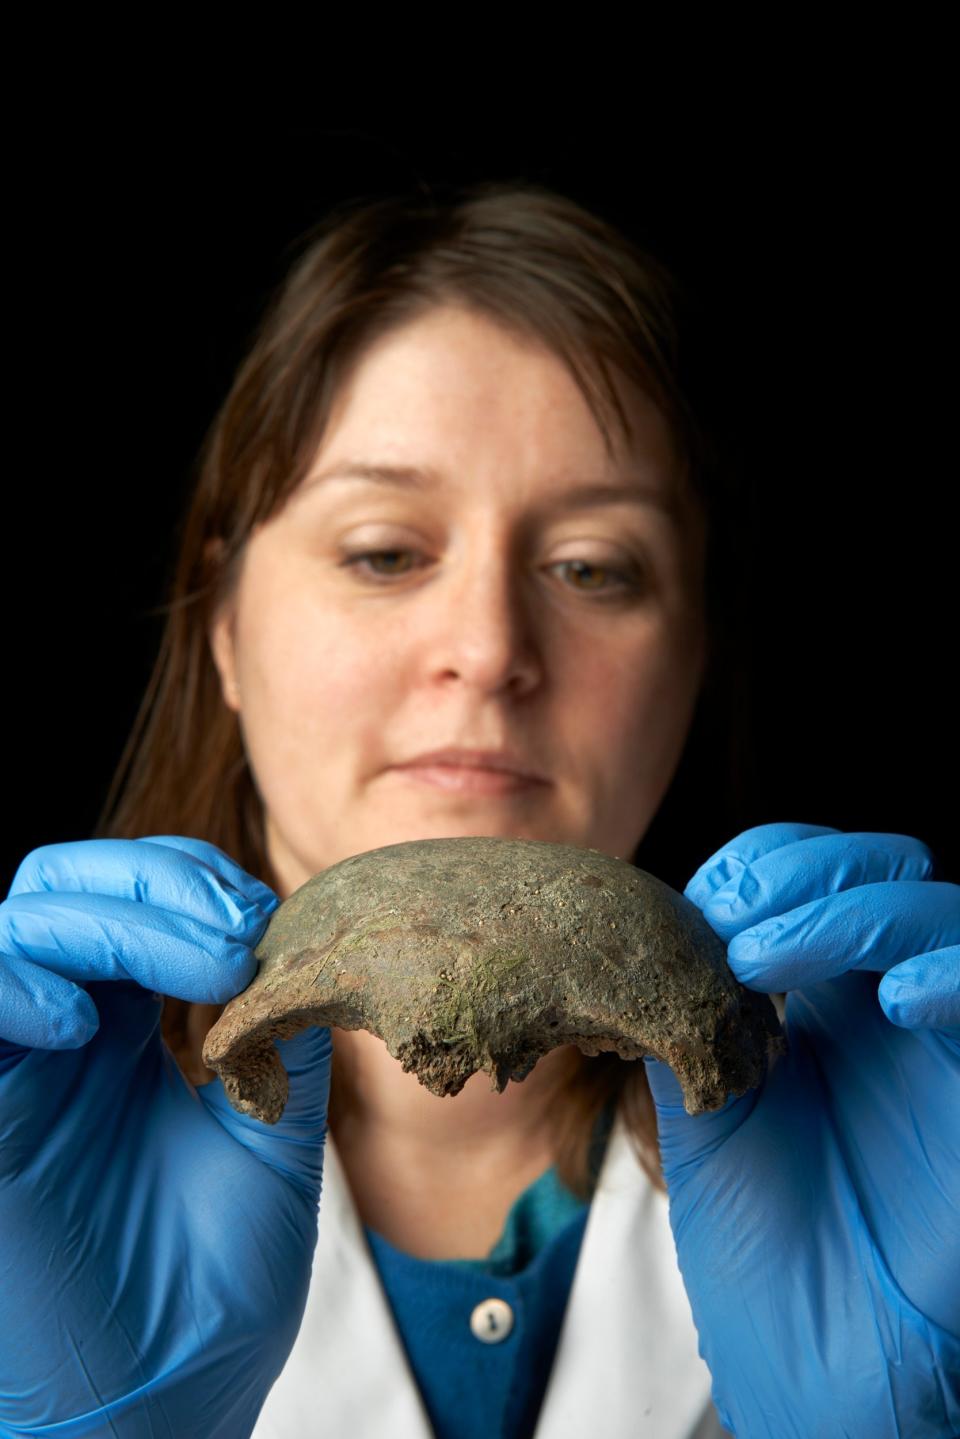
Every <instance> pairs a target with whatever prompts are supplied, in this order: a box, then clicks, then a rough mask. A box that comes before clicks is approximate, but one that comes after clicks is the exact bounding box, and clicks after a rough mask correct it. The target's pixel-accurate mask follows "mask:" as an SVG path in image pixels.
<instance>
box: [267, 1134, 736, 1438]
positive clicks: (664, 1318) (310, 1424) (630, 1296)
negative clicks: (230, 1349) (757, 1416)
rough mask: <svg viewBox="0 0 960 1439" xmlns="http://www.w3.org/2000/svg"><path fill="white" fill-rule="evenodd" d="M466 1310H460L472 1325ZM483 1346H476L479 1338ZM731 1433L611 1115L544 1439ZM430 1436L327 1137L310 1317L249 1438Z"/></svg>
mask: <svg viewBox="0 0 960 1439" xmlns="http://www.w3.org/2000/svg"><path fill="white" fill-rule="evenodd" d="M468 1318H469V1316H468V1315H465V1316H464V1322H465V1323H466V1322H467V1320H468ZM477 1342H478V1343H479V1342H480V1341H479V1340H478V1341H477ZM581 1434H602V1435H603V1436H604V1439H642V1436H648V1439H724V1436H727V1435H728V1431H727V1430H726V1429H724V1428H723V1427H722V1426H721V1424H720V1419H719V1416H718V1414H717V1411H716V1409H715V1408H714V1406H713V1404H712V1402H711V1399H710V1371H709V1370H708V1369H707V1366H706V1364H705V1363H704V1362H703V1360H702V1359H701V1358H700V1355H699V1353H698V1349H697V1331H696V1329H695V1328H694V1324H693V1318H692V1315H691V1313H690V1303H689V1300H688V1299H687V1294H686V1290H685V1289H684V1287H683V1281H682V1279H681V1276H680V1270H679V1267H678V1264H677V1256H676V1248H675V1246H674V1242H673V1234H672V1232H671V1229H670V1221H669V1216H668V1208H667V1197H666V1195H665V1194H663V1193H661V1192H660V1191H659V1190H657V1189H656V1188H655V1187H654V1186H653V1185H652V1184H651V1182H650V1180H649V1179H648V1177H647V1175H646V1174H645V1173H644V1171H643V1169H642V1167H641V1166H640V1164H639V1163H638V1161H637V1159H636V1156H635V1155H634V1152H633V1149H632V1146H631V1143H630V1139H629V1135H628V1134H627V1131H626V1129H625V1127H624V1124H623V1120H622V1117H621V1116H620V1115H619V1114H618V1115H617V1116H616V1118H615V1120H614V1124H613V1127H612V1129H611V1132H610V1138H609V1141H608V1143H607V1149H606V1153H605V1156H604V1161H603V1165H602V1168H601V1171H600V1175H599V1178H598V1182H597V1188H596V1190H595V1192H594V1197H593V1200H592V1203H591V1206H590V1213H589V1216H588V1219H587V1225H586V1230H585V1232H584V1236H583V1243H582V1247H581V1250H580V1255H579V1258H578V1261H577V1267H576V1270H575V1272H574V1277H573V1286H572V1289H571V1292H570V1297H569V1300H568V1303H567V1308H566V1313H565V1315H564V1320H563V1326H562V1328H561V1331H560V1338H559V1342H558V1347H557V1354H556V1359H555V1361H554V1365H553V1368H552V1371H551V1374H550V1378H549V1380H548V1383H547V1389H546V1392H545V1394H544V1398H543V1404H542V1407H541V1410H540V1416H539V1420H538V1423H537V1427H536V1431H535V1435H534V1439H571V1436H573V1435H581ZM345 1436H346V1439H433V1430H432V1428H431V1425H430V1421H429V1419H428V1417H427V1413H426V1410H425V1409H424V1407H423V1403H422V1401H421V1398H420V1394H419V1390H418V1389H417V1385H416V1381H415V1379H414V1377H413V1373H412V1371H411V1369H410V1365H409V1363H408V1361H407V1358H406V1354H405V1352H404V1349H403V1344H402V1341H401V1339H400V1335H399V1332H398V1330H397V1327H396V1324H395V1322H394V1319H393V1314H392V1311H391V1309H390V1306H389V1304H388V1302H387V1298H386V1295H385V1294H384V1291H383V1287H382V1285H381V1283H380V1277H379V1275H378V1273H377V1270H376V1267H375V1265H374V1262H373V1259H372V1256H371V1254H370V1250H369V1247H368V1245H367V1241H366V1236H365V1234H364V1232H363V1226H362V1223H361V1221H360V1218H359V1215H358V1213H357V1210H356V1206H355V1204H354V1202H353V1195H352V1193H351V1191H350V1187H349V1184H348V1182H347V1178H346V1174H345V1172H344V1169H343V1166H342V1164H341V1162H340V1158H339V1156H338V1154H337V1151H336V1146H335V1145H334V1143H333V1140H332V1136H330V1135H328V1136H327V1142H326V1151H325V1157H324V1167H323V1192H322V1195H321V1199H320V1214H319V1237H318V1241H317V1247H316V1251H315V1253H314V1260H313V1271H312V1276H311V1281H310V1290H309V1293H308V1296H307V1304H306V1309H305V1311H304V1316H303V1322H302V1323H301V1326H300V1331H299V1333H298V1335H297V1339H296V1342H295V1343H294V1346H293V1349H292V1350H291V1352H290V1355H289V1357H288V1359H287V1362H286V1364H285V1366H284V1368H283V1371H282V1373H281V1374H280V1376H279V1378H278V1379H277V1381H276V1383H275V1384H274V1386H273V1388H272V1389H271V1390H270V1393H269V1394H268V1395H267V1399H266V1403H265V1404H264V1406H263V1409H262V1410H261V1412H260V1416H259V1419H258V1421H257V1425H256V1428H255V1429H254V1432H253V1439H345Z"/></svg>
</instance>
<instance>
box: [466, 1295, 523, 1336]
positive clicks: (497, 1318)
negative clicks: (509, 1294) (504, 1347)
mask: <svg viewBox="0 0 960 1439" xmlns="http://www.w3.org/2000/svg"><path fill="white" fill-rule="evenodd" d="M470 1328H471V1329H472V1331H473V1333H474V1334H475V1336H476V1337H477V1339H479V1340H481V1342H482V1343H484V1344H499V1343H500V1340H501V1339H506V1337H507V1335H508V1334H509V1333H510V1330H511V1329H512V1328H513V1310H512V1309H511V1308H510V1305H509V1304H508V1303H507V1302H506V1300H504V1299H485V1300H484V1301H483V1303H482V1304H478V1305H477V1307H476V1309H475V1310H474V1311H473V1313H472V1314H471V1315H470Z"/></svg>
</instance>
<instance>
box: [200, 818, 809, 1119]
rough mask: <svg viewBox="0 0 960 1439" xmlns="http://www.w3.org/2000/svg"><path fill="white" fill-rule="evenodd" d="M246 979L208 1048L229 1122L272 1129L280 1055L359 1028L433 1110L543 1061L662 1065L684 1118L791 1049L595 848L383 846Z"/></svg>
mask: <svg viewBox="0 0 960 1439" xmlns="http://www.w3.org/2000/svg"><path fill="white" fill-rule="evenodd" d="M255 957H256V958H257V960H258V961H259V969H258V972H257V974H256V975H255V976H254V979H253V980H252V982H251V983H250V984H249V985H248V987H247V988H246V989H245V990H244V991H243V992H242V993H241V994H239V995H237V996H236V998H234V999H232V1000H231V1001H230V1003H229V1004H228V1005H227V1006H226V1008H225V1009H224V1011H223V1013H222V1015H221V1016H220V1018H219V1019H218V1020H217V1023H216V1024H215V1025H214V1026H213V1028H212V1029H211V1030H210V1033H209V1034H208V1035H207V1038H206V1042H205V1044H204V1048H203V1058H204V1062H205V1063H206V1064H207V1065H208V1066H209V1067H210V1068H211V1069H213V1070H215V1071H216V1072H217V1073H218V1074H219V1075H220V1078H221V1079H222V1080H223V1084H224V1088H225V1090H226V1093H227V1096H228V1098H229V1100H230V1103H231V1104H232V1105H233V1107H234V1108H235V1109H237V1110H239V1111H241V1112H242V1113H248V1114H252V1115H254V1116H255V1117H256V1118H257V1119H260V1120H262V1121H264V1122H265V1123H268V1124H274V1123H276V1121H277V1120H278V1119H279V1117H280V1115H281V1114H282V1112H283V1108H284V1105H285V1103H286V1100H287V1092H288V1085H287V1075H286V1071H285V1070H284V1068H283V1064H282V1063H281V1060H280V1056H279V1054H278V1051H277V1049H276V1047H275V1045H274V1040H275V1039H287V1038H289V1037H290V1036H291V1035H293V1034H295V1033H297V1031H298V1030H301V1029H303V1028H305V1027H306V1026H307V1025H336V1026H338V1027H339V1028H341V1029H366V1030H369V1031H370V1032H371V1033H372V1034H376V1035H378V1036H379V1037H380V1038H381V1039H382V1040H383V1041H384V1043H385V1045H386V1047H387V1049H388V1050H389V1052H390V1054H392V1055H393V1057H394V1058H395V1059H397V1060H399V1061H400V1063H401V1064H402V1066H403V1068H404V1070H408V1071H409V1070H412V1071H413V1072H414V1073H415V1074H416V1075H417V1077H418V1079H419V1080H420V1082H421V1083H422V1084H424V1085H425V1086H426V1088H427V1089H429V1090H430V1091H431V1093H433V1094H436V1095H448V1094H457V1093H458V1092H459V1091H460V1090H461V1089H462V1088H463V1086H464V1084H465V1083H466V1081H467V1079H469V1077H470V1076H471V1075H472V1074H474V1073H476V1072H477V1071H478V1070H483V1071H485V1072H486V1073H487V1074H489V1075H490V1076H491V1078H492V1086H491V1087H492V1088H494V1089H496V1090H501V1091H502V1090H503V1089H504V1088H505V1087H506V1084H507V1081H508V1080H511V1079H512V1080H515V1081H519V1080H522V1079H524V1078H525V1077H526V1075H527V1074H529V1072H530V1070H531V1069H532V1068H533V1066H534V1065H535V1064H536V1062H537V1060H538V1059H540V1058H541V1057H542V1056H543V1055H544V1054H546V1053H547V1052H548V1051H549V1050H551V1049H554V1048H556V1047H557V1046H558V1045H561V1044H574V1045H576V1046H577V1047H578V1048H579V1049H581V1050H582V1051H583V1052H584V1054H588V1055H596V1054H599V1053H600V1052H601V1051H604V1050H615V1051H616V1052H617V1053H618V1054H619V1055H621V1056H622V1057H623V1058H624V1059H639V1058H641V1057H642V1056H643V1055H648V1054H649V1055H654V1056H655V1057H656V1058H657V1059H661V1060H663V1061H664V1062H665V1063H666V1064H668V1065H669V1066H670V1067H671V1069H672V1070H673V1072H674V1073H675V1075H676V1076H677V1079H678V1080H679V1082H680V1086H681V1088H682V1090H683V1097H684V1105H685V1108H686V1110H687V1112H688V1113H689V1114H699V1113H702V1112H703V1111H705V1110H711V1109H718V1108H720V1107H721V1106H722V1105H723V1104H724V1103H725V1102H726V1100H727V1098H728V1097H729V1095H730V1094H731V1093H733V1094H742V1093H744V1091H745V1090H747V1089H749V1088H751V1087H752V1086H753V1085H755V1084H758V1083H759V1082H760V1080H761V1079H762V1077H763V1074H764V1069H765V1065H766V1062H767V1060H768V1059H769V1058H771V1057H772V1056H773V1055H774V1054H776V1053H778V1052H782V1051H783V1049H784V1047H785V1041H784V1038H783V1033H782V1030H781V1027H780V1022H779V1019H778V1018H777V1014H776V1011H775V1009H774V1007H773V1004H772V1003H771V1001H770V999H769V998H768V996H767V995H765V994H760V993H757V992H755V991H752V990H748V989H746V988H744V987H743V986H742V985H741V984H740V983H739V982H738V981H737V980H736V978H735V977H734V975H733V973H732V971H731V970H730V968H729V966H728V964H727V960H726V949H725V946H724V944H723V942H722V941H721V940H720V939H719V938H718V936H717V935H716V934H715V933H714V931H713V930H712V929H711V928H710V926H709V924H708V923H707V922H706V920H705V919H704V917H703V915H702V914H701V913H700V911H699V909H698V908H697V907H696V905H694V904H693V903H692V902H691V901H690V900H688V899H686V898H685V897H684V896H683V895H681V894H678V893H677V892H676V891H675V890H673V889H671V888H670V887H669V886H668V885H666V884H664V883H663V882H662V881H661V880H658V879H655V878H654V877H653V876H652V875H650V874H647V873H645V872H644V871H643V870H641V869H638V868H637V867H636V866H635V865H632V864H629V863H627V862H626V861H625V860H621V859H617V858H615V857H614V856H612V855H607V854H604V853H602V852H601V851H599V850H594V849H580V848H578V847H576V846H573V845H565V844H553V843H549V842H546V841H541V840H513V839H503V838H494V837H490V836H470V837H466V838H454V839H426V840H415V841H411V842H409V843H406V844H393V845H387V846H385V847H384V848H381V849H374V850H368V851H366V852H364V853H363V854H356V855H352V856H351V857H350V858H348V859H344V860H341V861H340V862H339V863H338V864H335V865H332V866H331V867H330V868H329V869H325V870H322V871H321V872H320V873H319V874H316V875H314V876H313V878H312V879H310V880H308V881H307V882H306V883H305V884H304V885H302V886H301V887H300V888H299V889H298V890H297V891H296V892H295V893H294V894H292V895H290V897H289V898H288V899H287V900H285V901H284V902H283V904H281V905H280V906H279V908H278V909H276V910H275V911H274V913H273V915H272V916H271V919H270V922H269V925H268V926H267V929H266V931H265V933H264V935H263V938H262V940H261V942H260V944H259V946H258V947H257V950H256V952H255Z"/></svg>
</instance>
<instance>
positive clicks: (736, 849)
mask: <svg viewBox="0 0 960 1439" xmlns="http://www.w3.org/2000/svg"><path fill="white" fill-rule="evenodd" d="M841 833H842V831H841V830H839V829H831V828H830V827H829V826H824V825H819V824H788V823H786V822H784V823H777V824H758V825H755V826H754V828H753V829H745V830H744V831H743V833H742V834H738V835H737V837H736V839H734V840H731V841H730V843H729V844H726V845H724V846H723V848H722V849H718V850H717V852H716V854H712V855H711V856H710V858H709V859H707V860H704V862H703V864H702V865H701V866H700V868H699V869H698V870H697V871H696V873H695V874H694V876H693V878H692V879H691V880H690V882H689V883H688V885H687V887H686V889H685V890H684V891H683V892H684V894H685V895H686V897H687V899H692V900H693V902H694V904H695V905H697V906H698V908H700V909H703V908H704V907H705V905H706V903H707V901H708V900H709V898H710V896H711V895H712V894H713V893H714V892H715V891H716V890H718V889H720V888H721V886H722V885H725V884H727V883H729V881H730V880H732V879H736V877H737V875H738V874H740V872H741V870H743V869H744V868H745V867H746V866H747V865H748V864H752V863H753V861H754V860H757V859H759V858H760V856H761V855H764V854H769V853H770V852H771V851H772V850H776V849H782V848H783V846H784V845H788V844H794V843H796V841H798V840H803V839H812V838H814V837H815V836H816V835H822V834H841Z"/></svg>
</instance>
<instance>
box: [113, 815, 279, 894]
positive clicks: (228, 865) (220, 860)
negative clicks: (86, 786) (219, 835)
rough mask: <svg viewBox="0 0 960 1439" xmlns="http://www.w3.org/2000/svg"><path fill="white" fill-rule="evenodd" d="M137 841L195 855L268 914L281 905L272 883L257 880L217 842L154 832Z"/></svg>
mask: <svg viewBox="0 0 960 1439" xmlns="http://www.w3.org/2000/svg"><path fill="white" fill-rule="evenodd" d="M138 843H140V844H160V845H166V846H167V847H168V848H170V849H177V850H181V851H182V852H183V853H184V854H192V855H194V856H195V857H196V858H197V859H199V860H202V861H203V863H204V864H208V865H209V866H210V868H211V869H212V870H213V871H214V873H215V874H217V875H219V877H220V879H221V880H222V881H223V883H224V884H225V885H227V886H228V887H230V888H231V889H233V890H234V892H235V893H236V894H239V895H241V896H242V897H243V898H244V899H245V900H247V901H250V900H252V901H253V902H254V903H255V904H257V905H258V906H259V907H260V909H262V910H263V911H264V913H266V914H272V913H273V911H274V910H275V909H276V908H277V906H278V905H279V904H280V900H279V898H278V897H277V895H276V894H274V892H273V890H272V889H271V888H270V886H269V885H267V884H264V883H263V882H262V880H259V879H257V877H256V875H252V874H250V873H249V871H248V870H245V869H241V867H240V865H238V864H237V863H236V862H235V861H234V860H232V859H231V858H230V856H229V855H228V854H227V853H226V851H225V850H222V849H218V848H217V846H216V845H215V844H210V843H209V842H208V841H207V840H205V839H193V838H192V837H191V836H189V835H182V834H151V835H147V836H145V838H144V839H142V840H139V841H138Z"/></svg>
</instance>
